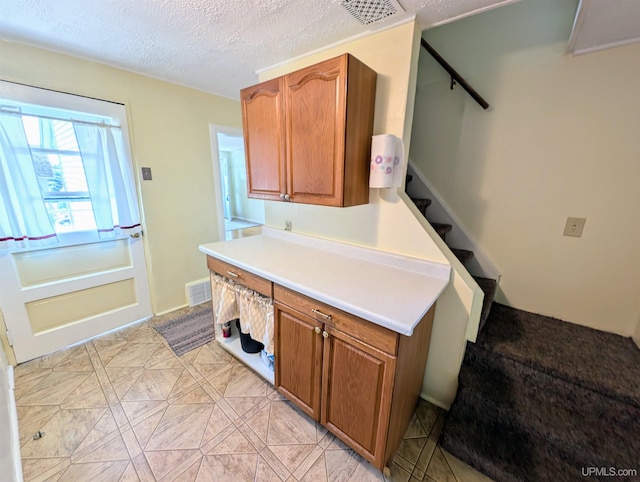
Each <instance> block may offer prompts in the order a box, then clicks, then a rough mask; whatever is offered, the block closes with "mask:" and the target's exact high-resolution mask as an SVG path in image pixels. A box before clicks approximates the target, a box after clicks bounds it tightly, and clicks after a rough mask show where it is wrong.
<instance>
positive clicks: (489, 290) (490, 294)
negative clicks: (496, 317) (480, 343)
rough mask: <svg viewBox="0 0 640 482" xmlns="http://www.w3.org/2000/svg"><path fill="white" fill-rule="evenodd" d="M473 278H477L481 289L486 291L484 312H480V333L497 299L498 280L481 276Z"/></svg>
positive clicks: (483, 304)
mask: <svg viewBox="0 0 640 482" xmlns="http://www.w3.org/2000/svg"><path fill="white" fill-rule="evenodd" d="M473 279H475V280H476V283H478V286H480V289H481V290H482V291H484V300H483V301H482V312H481V314H480V325H479V327H478V333H480V332H481V330H482V328H483V327H484V325H485V323H486V322H487V318H488V317H489V313H491V307H492V305H493V300H495V298H496V290H497V289H498V282H497V281H496V280H494V279H491V278H481V277H480V276H474V277H473Z"/></svg>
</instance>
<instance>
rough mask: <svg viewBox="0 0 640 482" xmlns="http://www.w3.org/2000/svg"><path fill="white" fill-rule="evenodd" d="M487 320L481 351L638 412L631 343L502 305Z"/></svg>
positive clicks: (639, 380) (637, 371) (638, 368)
mask: <svg viewBox="0 0 640 482" xmlns="http://www.w3.org/2000/svg"><path fill="white" fill-rule="evenodd" d="M489 319H490V322H487V323H486V325H485V327H484V330H483V331H482V332H480V334H479V335H478V339H477V344H478V345H480V346H482V347H483V348H485V349H487V350H490V351H492V352H494V353H495V354H497V355H502V356H504V357H508V358H511V359H512V360H514V361H518V362H520V363H524V364H526V365H529V366H531V367H532V368H535V369H537V370H541V371H543V372H545V373H548V374H549V375H553V376H556V377H559V378H563V379H565V380H567V381H571V382H573V383H575V384H577V385H581V386H583V387H585V388H589V389H591V390H594V391H598V392H601V393H602V394H603V395H608V396H611V397H615V398H617V399H619V400H622V401H624V402H627V403H631V404H634V405H635V406H636V407H640V350H639V349H638V348H637V347H636V345H635V344H634V342H633V340H631V338H625V337H622V336H619V335H614V334H613V333H606V332H604V331H599V330H594V329H591V328H586V327H584V326H580V325H575V324H573V323H566V322H563V321H560V320H557V319H555V318H550V317H547V316H541V315H536V314H535V313H529V312H526V311H522V310H514V309H513V308H509V307H507V306H504V305H501V304H498V303H494V304H493V307H492V308H491V315H490V317H489ZM639 458H640V457H639Z"/></svg>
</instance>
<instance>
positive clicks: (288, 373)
mask: <svg viewBox="0 0 640 482" xmlns="http://www.w3.org/2000/svg"><path fill="white" fill-rule="evenodd" d="M321 326H322V324H321V323H318V322H316V321H315V320H313V319H312V318H309V317H306V316H304V315H302V314H301V313H297V312H296V311H295V310H292V309H290V308H287V307H286V306H283V305H280V304H278V303H275V304H274V340H275V353H276V357H277V359H278V363H276V364H275V370H274V371H275V373H274V375H275V384H276V387H277V388H278V390H279V391H280V393H282V394H283V395H285V396H286V397H287V398H288V399H289V400H291V401H292V402H294V403H295V404H296V405H298V407H300V408H301V409H302V411H304V412H305V413H306V414H307V415H309V416H310V417H311V418H313V419H314V420H316V421H319V420H320V393H321V390H322V340H323V339H322V336H320V335H319V333H322V330H321V329H320V327H321ZM302 354H304V356H302Z"/></svg>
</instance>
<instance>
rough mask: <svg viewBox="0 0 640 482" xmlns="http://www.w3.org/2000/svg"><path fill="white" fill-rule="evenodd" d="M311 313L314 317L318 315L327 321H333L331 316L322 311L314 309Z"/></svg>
mask: <svg viewBox="0 0 640 482" xmlns="http://www.w3.org/2000/svg"><path fill="white" fill-rule="evenodd" d="M311 313H313V314H314V315H318V316H321V317H322V318H324V319H325V320H330V319H331V315H327V314H326V313H323V312H322V311H320V310H316V309H315V308H313V309H312V310H311Z"/></svg>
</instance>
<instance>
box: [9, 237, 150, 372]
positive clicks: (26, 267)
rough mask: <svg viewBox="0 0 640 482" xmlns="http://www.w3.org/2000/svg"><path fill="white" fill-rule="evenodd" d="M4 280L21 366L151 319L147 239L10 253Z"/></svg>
mask: <svg viewBox="0 0 640 482" xmlns="http://www.w3.org/2000/svg"><path fill="white" fill-rule="evenodd" d="M0 273H2V276H0V306H1V307H2V312H3V314H4V320H5V324H6V325H7V330H8V332H9V336H10V339H11V343H12V344H13V350H14V352H15V355H16V359H17V361H18V362H19V363H20V362H24V361H27V360H31V359H33V358H36V357H39V356H42V355H45V354H47V353H51V352H54V351H56V350H59V349H61V348H64V347H66V346H69V345H72V344H74V343H77V342H80V341H82V340H86V339H87V338H91V337H93V336H97V335H99V334H101V333H105V332H107V331H110V330H113V329H115V328H119V327H121V326H124V325H127V324H129V323H131V322H134V321H136V320H140V319H142V318H145V317H148V316H151V303H150V299H149V288H148V282H147V271H146V265H145V261H144V249H143V245H142V238H141V237H139V238H121V239H114V240H109V241H104V242H96V243H90V244H79V245H72V246H64V247H55V248H46V249H38V250H32V251H17V252H13V253H3V254H2V255H0Z"/></svg>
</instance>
